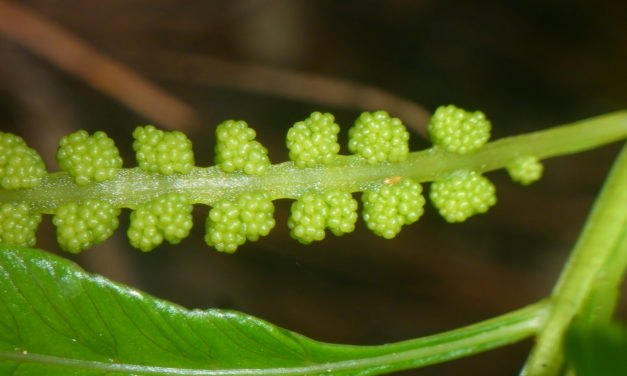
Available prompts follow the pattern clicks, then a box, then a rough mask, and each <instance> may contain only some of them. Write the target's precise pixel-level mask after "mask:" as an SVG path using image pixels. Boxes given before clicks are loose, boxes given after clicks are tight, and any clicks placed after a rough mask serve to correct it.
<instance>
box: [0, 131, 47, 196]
mask: <svg viewBox="0 0 627 376" xmlns="http://www.w3.org/2000/svg"><path fill="white" fill-rule="evenodd" d="M45 174H46V168H45V166H44V162H43V161H42V160H41V157H40V156H39V154H37V152H36V151H35V150H33V149H31V148H29V147H28V146H27V145H26V142H25V141H24V139H23V138H21V137H19V136H16V135H14V134H11V133H4V132H0V187H2V188H4V189H23V188H32V187H35V186H37V185H38V184H39V183H40V182H41V178H42V177H43V176H44V175H45Z"/></svg>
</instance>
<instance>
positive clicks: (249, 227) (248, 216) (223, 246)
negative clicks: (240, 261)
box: [205, 191, 275, 253]
mask: <svg viewBox="0 0 627 376" xmlns="http://www.w3.org/2000/svg"><path fill="white" fill-rule="evenodd" d="M273 215H274V205H273V204H272V200H271V199H270V195H268V194H267V193H266V192H263V191H255V192H246V193H244V194H242V195H241V196H239V197H237V198H236V199H233V200H231V199H224V200H221V201H219V202H218V203H217V204H215V206H214V207H213V208H212V209H211V211H210V212H209V217H208V218H207V221H206V223H205V229H206V235H205V242H206V243H207V244H208V245H210V246H212V247H214V248H215V249H217V250H218V251H220V252H226V253H233V252H235V250H237V248H238V247H239V246H240V245H242V244H244V243H245V242H246V240H249V241H255V240H257V239H259V237H261V236H266V235H268V233H270V230H272V228H274V225H275V221H274V217H273Z"/></svg>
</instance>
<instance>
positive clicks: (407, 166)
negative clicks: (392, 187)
mask: <svg viewBox="0 0 627 376" xmlns="http://www.w3.org/2000/svg"><path fill="white" fill-rule="evenodd" d="M626 137H627V111H619V112H614V113H610V114H606V115H601V116H597V117H593V118H590V119H586V120H582V121H578V122H575V123H572V124H567V125H563V126H560V127H555V128H551V129H548V130H543V131H538V132H533V133H528V134H524V135H519V136H513V137H507V138H503V139H500V140H497V141H493V142H490V143H488V144H486V145H485V146H484V147H483V148H482V149H480V150H479V151H477V152H475V153H473V154H469V155H463V156H462V155H458V154H454V153H449V152H445V151H442V150H439V149H435V148H431V149H427V150H423V151H417V152H412V153H410V155H409V157H408V158H407V160H405V161H403V162H399V163H381V164H376V165H370V164H368V163H366V162H365V161H364V159H362V158H360V157H358V156H354V155H351V156H337V157H336V158H335V160H334V161H333V162H332V163H331V164H330V165H324V166H319V167H311V168H303V169H300V168H296V167H295V165H294V163H293V162H284V163H279V164H275V165H272V166H271V167H270V168H269V169H268V171H267V172H266V173H264V174H263V175H259V176H257V175H246V174H243V173H223V172H221V171H220V170H219V169H217V168H216V167H215V166H214V167H207V168H201V167H195V168H194V169H193V170H192V171H191V172H190V173H188V174H172V175H161V174H155V173H147V172H145V171H143V170H141V169H139V168H131V169H123V170H121V171H120V172H119V173H118V174H117V175H116V176H115V177H114V178H113V179H111V180H108V181H104V182H102V183H96V184H92V185H88V186H83V187H79V186H76V185H75V184H74V183H73V181H72V179H71V178H70V177H69V176H68V175H67V174H66V173H52V174H49V175H48V176H46V177H45V178H44V180H43V182H42V184H40V185H39V186H37V187H35V188H32V189H26V190H14V191H7V190H0V202H20V201H22V202H24V201H25V202H28V203H29V204H30V205H31V207H32V208H33V209H34V210H35V211H38V212H41V213H49V214H51V213H54V212H55V210H56V208H57V207H59V206H60V205H63V204H65V203H68V202H72V201H77V200H81V199H83V200H84V199H88V198H98V199H100V200H104V201H107V202H109V203H111V204H112V205H114V206H116V207H128V208H136V207H137V206H139V205H140V204H142V203H145V202H146V201H147V200H150V199H152V198H154V197H156V196H158V195H161V194H165V193H170V192H183V193H186V194H187V195H188V196H189V197H190V198H191V199H192V201H193V202H194V203H200V204H206V205H212V204H214V203H215V202H217V201H219V200H221V199H223V198H226V197H234V196H237V195H239V194H241V193H243V192H246V191H252V190H264V191H267V192H269V193H270V195H271V197H272V199H279V198H296V197H299V196H300V195H302V194H303V193H304V192H322V191H325V190H330V189H336V190H343V191H350V192H357V191H364V190H367V189H369V188H371V187H373V186H375V185H378V184H381V183H382V182H383V181H384V180H385V179H386V178H389V177H394V176H400V177H411V178H413V179H415V180H417V181H419V182H425V181H433V180H436V179H438V178H440V177H442V176H444V175H446V174H447V173H449V172H451V171H454V170H457V169H460V168H465V169H472V170H476V171H478V172H486V171H492V170H496V169H500V168H503V167H505V166H507V165H508V164H509V163H511V162H512V161H513V160H514V159H515V158H516V157H520V156H534V157H536V158H538V159H544V158H549V157H554V156H559V155H566V154H572V153H576V152H581V151H584V150H588V149H592V148H595V147H598V146H600V145H604V144H607V143H610V142H614V141H617V140H621V139H624V138H626Z"/></svg>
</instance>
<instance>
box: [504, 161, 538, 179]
mask: <svg viewBox="0 0 627 376" xmlns="http://www.w3.org/2000/svg"><path fill="white" fill-rule="evenodd" d="M506 169H507V172H508V173H509V176H510V177H511V178H512V180H513V181H515V182H517V183H520V184H522V185H529V184H531V183H533V182H535V181H537V180H539V179H540V178H541V177H542V171H543V170H544V166H543V165H542V163H540V161H538V158H536V157H532V156H524V157H518V158H516V159H514V160H513V161H512V162H511V163H510V164H508V165H507V167H506Z"/></svg>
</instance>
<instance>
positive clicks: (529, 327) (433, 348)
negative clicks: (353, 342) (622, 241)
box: [0, 301, 546, 376]
mask: <svg viewBox="0 0 627 376" xmlns="http://www.w3.org/2000/svg"><path fill="white" fill-rule="evenodd" d="M545 308H546V302H545V301H541V302H538V303H535V304H532V305H530V306H527V307H524V308H521V309H519V310H517V311H514V312H510V313H508V314H505V315H502V316H499V317H495V318H493V319H490V320H486V321H484V322H481V323H477V324H474V325H470V326H467V327H464V328H460V329H457V330H453V331H450V332H445V333H441V334H436V335H433V336H429V337H424V338H419V339H414V340H409V341H403V342H398V343H393V344H389V345H381V346H350V345H335V344H324V343H319V344H320V346H319V348H318V349H317V350H315V351H312V352H310V353H308V356H309V357H310V361H311V364H309V365H305V366H297V367H281V368H232V369H191V368H172V367H159V366H149V365H143V364H126V363H112V362H101V361H91V360H83V359H70V358H64V357H57V356H51V355H44V354H37V353H31V352H26V351H19V352H7V351H0V360H5V361H6V360H8V361H15V362H19V363H31V364H33V363H35V364H41V365H46V366H50V367H55V368H56V367H62V368H65V369H75V370H82V371H97V372H102V373H110V372H113V373H124V374H127V373H128V374H131V373H132V374H137V375H193V376H215V375H224V376H227V375H228V376H235V375H238V376H244V375H247V376H254V375H322V374H332V375H361V376H365V375H378V374H382V373H387V372H393V371H397V370H403V369H410V368H417V367H422V366H427V365H430V364H435V363H441V362H445V361H448V360H452V359H457V358H461V357H464V356H468V355H472V354H476V353H479V352H483V351H487V350H491V349H494V348H497V347H501V346H504V345H508V344H511V343H515V342H518V341H520V340H522V339H525V338H528V337H531V336H532V335H534V334H535V333H536V331H537V329H538V327H540V326H541V323H542V319H543V317H544V312H545ZM303 339H304V337H303Z"/></svg>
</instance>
